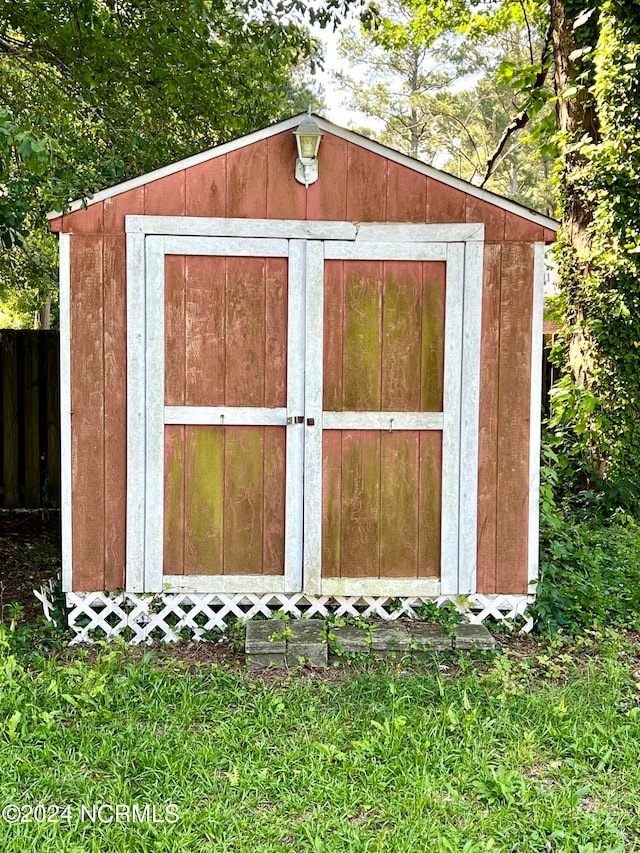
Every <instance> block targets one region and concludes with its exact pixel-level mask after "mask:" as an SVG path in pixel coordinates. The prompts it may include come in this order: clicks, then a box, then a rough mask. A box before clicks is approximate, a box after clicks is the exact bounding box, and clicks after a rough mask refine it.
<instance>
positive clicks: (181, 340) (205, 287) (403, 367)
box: [128, 217, 475, 595]
mask: <svg viewBox="0 0 640 853" xmlns="http://www.w3.org/2000/svg"><path fill="white" fill-rule="evenodd" d="M132 219H134V220H135V222H132V223H131V225H132V228H131V232H132V233H131V235H130V236H131V245H130V248H131V250H132V251H131V254H132V267H133V269H132V270H131V275H130V276H129V278H130V279H132V278H133V277H134V276H135V275H136V265H135V256H136V251H137V255H138V265H137V266H138V273H137V277H138V279H140V278H144V284H143V287H144V292H143V293H140V292H138V297H139V298H138V300H137V302H138V306H139V307H141V306H142V305H143V304H144V306H145V317H144V332H143V338H144V358H143V372H144V389H145V390H144V402H145V405H144V412H143V413H142V414H141V415H140V417H141V419H142V420H143V421H144V433H145V436H144V445H143V448H138V450H137V453H138V457H140V456H141V455H144V476H143V482H144V486H143V488H140V489H139V490H138V491H139V494H138V495H137V498H136V495H135V494H131V492H135V491H136V490H135V486H134V485H133V482H135V481H132V479H131V478H130V485H129V492H130V494H129V504H130V509H131V508H135V507H139V508H140V509H141V512H140V517H141V523H142V527H143V531H142V536H138V537H137V538H136V536H135V531H134V536H133V541H132V546H133V545H134V543H135V542H136V541H137V542H138V543H139V551H138V553H139V557H138V560H137V561H136V560H135V556H134V555H132V557H133V559H132V561H131V562H132V563H133V565H134V566H135V565H136V564H137V565H138V566H139V568H138V571H137V572H136V571H135V570H134V571H131V572H129V573H128V578H129V577H133V578H135V577H136V575H137V578H138V580H137V584H136V581H135V580H134V581H133V584H135V585H137V586H139V587H141V588H144V589H145V590H146V591H159V590H162V589H164V590H167V589H168V590H171V591H183V592H199V593H203V592H220V593H244V592H246V593H248V592H252V593H270V592H271V593H279V592H301V591H303V592H307V593H309V594H323V595H412V594H413V595H434V594H438V593H439V592H458V591H459V590H460V588H461V584H460V574H461V571H460V570H461V564H460V560H461V556H463V555H461V544H462V546H463V547H462V550H463V551H464V543H461V533H464V529H465V527H467V528H468V526H469V524H468V521H469V520H468V518H467V524H466V526H465V525H461V510H462V512H463V514H464V510H465V507H461V498H463V497H464V494H463V492H464V488H463V489H462V490H461V476H460V475H461V457H462V455H463V454H464V449H465V448H464V444H465V442H464V437H463V435H462V432H461V398H462V395H463V393H464V391H465V389H463V376H464V370H463V363H462V355H463V338H464V330H463V321H464V318H463V313H464V310H463V309H464V292H465V278H466V279H467V285H469V280H470V274H469V273H470V270H471V267H472V266H473V265H472V264H470V259H469V247H468V245H467V244H465V242H463V241H460V240H458V241H444V240H425V239H424V236H429V235H428V232H429V226H396V225H369V226H360V227H359V228H356V227H355V226H354V225H352V224H351V223H318V224H313V223H286V222H285V223H269V222H264V221H254V222H251V221H247V220H245V221H242V222H234V221H233V220H206V223H207V229H208V231H209V232H216V231H222V232H223V235H222V236H207V235H206V234H205V235H204V236H203V235H200V234H180V233H178V234H153V233H152V234H146V235H145V234H144V233H142V234H141V233H140V231H136V230H135V229H136V228H140V230H141V231H142V232H144V230H145V227H146V228H151V229H158V228H161V229H163V230H165V229H166V230H172V229H171V228H168V227H167V225H168V223H166V224H164V226H163V225H162V223H158V222H157V221H154V222H150V221H149V220H157V219H158V218H156V217H135V218H132ZM143 220H145V221H144V222H143ZM202 222H205V221H202ZM184 227H185V223H184V222H182V223H180V221H179V220H178V222H177V223H175V222H174V223H173V224H172V228H173V229H174V230H176V229H177V228H184ZM192 227H193V226H192ZM195 227H196V228H197V227H198V226H197V224H196V225H195ZM466 229H467V232H468V231H469V228H468V226H466ZM201 230H204V229H201ZM234 230H237V231H239V232H240V233H243V234H247V233H248V232H249V233H251V234H256V235H257V236H235V235H234V234H233V232H234ZM431 230H432V231H433V230H434V229H431ZM274 232H275V234H274ZM267 234H272V235H274V236H267ZM454 236H455V234H454ZM344 237H347V239H344ZM341 238H343V239H341ZM399 238H400V239H399ZM416 238H423V239H416ZM142 252H144V275H143V276H140V274H139V267H140V266H141V264H140V261H141V260H142V256H141V255H142ZM465 270H466V272H465ZM138 290H140V288H138ZM135 309H136V296H135V286H134V287H133V288H132V293H131V294H130V307H129V314H130V316H129V321H130V353H129V356H130V359H131V357H132V355H133V356H134V357H135V352H134V353H132V352H131V343H132V339H134V347H133V348H134V349H135V335H136V325H135V324H134V326H133V328H131V320H132V319H134V316H135V314H136V310H135ZM140 367H141V365H140V364H138V363H136V364H135V365H131V367H130V374H131V371H133V372H134V374H135V371H136V370H137V371H138V375H140V373H141V372H142V371H141V370H140ZM133 379H134V383H135V375H134V377H133ZM130 385H131V375H130ZM466 390H467V391H468V389H466ZM134 393H135V392H134V389H132V388H131V387H130V389H129V402H130V405H131V404H132V402H133V401H132V397H133V396H134ZM134 409H135V404H134ZM135 416H136V413H135V411H132V412H131V414H130V427H131V418H135ZM131 444H132V442H131V440H130V448H129V450H130V462H131V461H133V462H134V464H135V454H136V448H135V442H134V447H133V448H132V447H131ZM132 451H133V453H132ZM468 509H471V507H470V506H469V507H468ZM473 512H475V506H474V507H473ZM473 532H474V536H475V529H474V531H473ZM462 538H464V537H462ZM474 544H475V543H474ZM130 550H131V549H130ZM128 563H129V560H128Z"/></svg>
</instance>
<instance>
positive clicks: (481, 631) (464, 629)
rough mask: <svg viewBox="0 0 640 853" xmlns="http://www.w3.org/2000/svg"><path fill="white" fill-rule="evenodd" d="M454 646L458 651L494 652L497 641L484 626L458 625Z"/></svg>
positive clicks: (455, 631)
mask: <svg viewBox="0 0 640 853" xmlns="http://www.w3.org/2000/svg"><path fill="white" fill-rule="evenodd" d="M454 645H455V647H456V649H478V651H484V650H492V649H495V647H496V641H495V640H494V638H493V637H492V636H491V634H490V633H489V631H488V630H487V629H486V628H485V627H484V625H469V624H468V623H465V624H462V625H456V627H455V630H454Z"/></svg>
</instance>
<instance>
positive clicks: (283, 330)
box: [264, 258, 288, 407]
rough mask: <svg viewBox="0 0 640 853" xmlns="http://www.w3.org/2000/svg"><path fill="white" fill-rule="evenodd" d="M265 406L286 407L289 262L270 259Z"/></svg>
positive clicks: (267, 288) (268, 270)
mask: <svg viewBox="0 0 640 853" xmlns="http://www.w3.org/2000/svg"><path fill="white" fill-rule="evenodd" d="M265 263H266V296H265V337H266V340H265V381H264V405H265V406H269V407H276V406H286V405H287V325H288V324H287V314H288V305H287V294H288V287H287V259H286V258H267V259H266V261H265Z"/></svg>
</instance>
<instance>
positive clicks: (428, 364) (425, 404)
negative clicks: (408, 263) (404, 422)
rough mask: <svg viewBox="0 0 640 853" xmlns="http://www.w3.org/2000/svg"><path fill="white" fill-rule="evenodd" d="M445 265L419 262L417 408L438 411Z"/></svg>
mask: <svg viewBox="0 0 640 853" xmlns="http://www.w3.org/2000/svg"><path fill="white" fill-rule="evenodd" d="M445 281H446V267H445V264H443V263H439V262H431V263H425V264H423V296H422V365H421V368H420V410H421V411H423V412H441V411H442V404H443V395H444V327H445V296H446V294H445Z"/></svg>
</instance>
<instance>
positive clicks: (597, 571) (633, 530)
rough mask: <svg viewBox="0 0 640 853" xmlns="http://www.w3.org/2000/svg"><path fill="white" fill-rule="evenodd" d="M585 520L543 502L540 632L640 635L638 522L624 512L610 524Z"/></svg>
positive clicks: (580, 514) (538, 606)
mask: <svg viewBox="0 0 640 853" xmlns="http://www.w3.org/2000/svg"><path fill="white" fill-rule="evenodd" d="M584 515H585V513H584V511H582V512H580V511H575V510H574V512H572V513H571V514H568V515H567V514H562V513H561V512H559V511H558V510H557V509H555V508H551V507H549V506H546V507H545V505H544V502H543V512H542V525H541V553H540V558H541V560H540V568H541V572H540V581H539V583H538V586H537V601H536V605H535V608H534V610H535V615H536V617H537V620H538V621H537V627H538V631H540V632H542V633H556V632H557V631H559V630H564V631H567V632H569V633H572V634H574V633H579V632H581V631H583V630H585V629H588V628H591V627H593V626H597V625H602V626H604V625H607V626H611V627H618V628H632V629H635V630H640V522H638V521H637V520H636V519H634V518H633V517H632V516H630V515H628V514H626V513H623V512H621V511H618V512H614V513H613V514H612V515H611V517H610V518H609V519H604V518H602V517H601V516H600V515H597V514H596V515H594V517H593V518H591V519H585V518H584Z"/></svg>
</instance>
